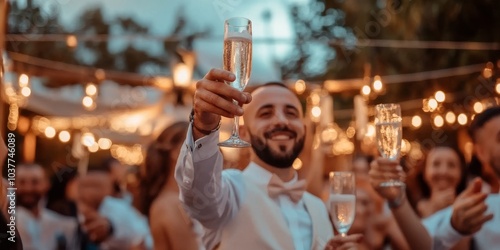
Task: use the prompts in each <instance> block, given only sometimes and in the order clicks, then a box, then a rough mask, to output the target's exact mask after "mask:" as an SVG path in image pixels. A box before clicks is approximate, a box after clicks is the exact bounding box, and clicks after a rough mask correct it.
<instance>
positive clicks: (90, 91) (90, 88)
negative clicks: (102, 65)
mask: <svg viewBox="0 0 500 250" xmlns="http://www.w3.org/2000/svg"><path fill="white" fill-rule="evenodd" d="M85 93H86V94H87V95H88V96H95V95H96V94H97V87H96V86H95V84H93V83H89V84H87V86H85Z"/></svg>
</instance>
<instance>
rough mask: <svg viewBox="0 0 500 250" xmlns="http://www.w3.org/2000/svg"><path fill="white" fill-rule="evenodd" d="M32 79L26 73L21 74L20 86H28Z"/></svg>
mask: <svg viewBox="0 0 500 250" xmlns="http://www.w3.org/2000/svg"><path fill="white" fill-rule="evenodd" d="M29 81H30V78H29V77H28V75H26V74H21V75H20V76H19V87H21V88H22V87H27V86H28V83H29Z"/></svg>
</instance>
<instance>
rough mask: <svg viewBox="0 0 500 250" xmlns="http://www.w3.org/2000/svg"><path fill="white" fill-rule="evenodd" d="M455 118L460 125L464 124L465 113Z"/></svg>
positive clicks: (465, 122)
mask: <svg viewBox="0 0 500 250" xmlns="http://www.w3.org/2000/svg"><path fill="white" fill-rule="evenodd" d="M457 120H458V123H459V124H460V125H465V124H467V115H465V114H464V113H462V114H459V115H458V118H457Z"/></svg>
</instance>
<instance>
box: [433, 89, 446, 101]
mask: <svg viewBox="0 0 500 250" xmlns="http://www.w3.org/2000/svg"><path fill="white" fill-rule="evenodd" d="M434 98H436V101H438V102H444V100H445V99H446V95H445V94H444V92H443V91H441V90H439V91H436V93H435V94H434Z"/></svg>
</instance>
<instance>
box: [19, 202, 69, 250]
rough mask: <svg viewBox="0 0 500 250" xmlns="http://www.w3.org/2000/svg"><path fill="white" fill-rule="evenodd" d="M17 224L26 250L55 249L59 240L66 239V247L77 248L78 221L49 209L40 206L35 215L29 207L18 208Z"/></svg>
mask: <svg viewBox="0 0 500 250" xmlns="http://www.w3.org/2000/svg"><path fill="white" fill-rule="evenodd" d="M16 215H17V216H16V224H17V227H18V228H17V229H18V231H19V234H20V236H21V239H22V241H23V247H24V249H25V250H53V249H56V247H57V244H58V241H60V240H62V241H64V242H65V243H64V244H65V245H66V249H75V247H76V245H77V243H76V235H77V221H76V220H75V219H73V218H71V217H67V216H63V215H60V214H58V213H56V212H53V211H51V210H49V209H46V208H43V207H41V208H40V216H39V217H35V216H34V215H33V214H32V213H31V212H30V211H29V210H28V209H26V208H24V207H21V206H18V207H17V208H16Z"/></svg>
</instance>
